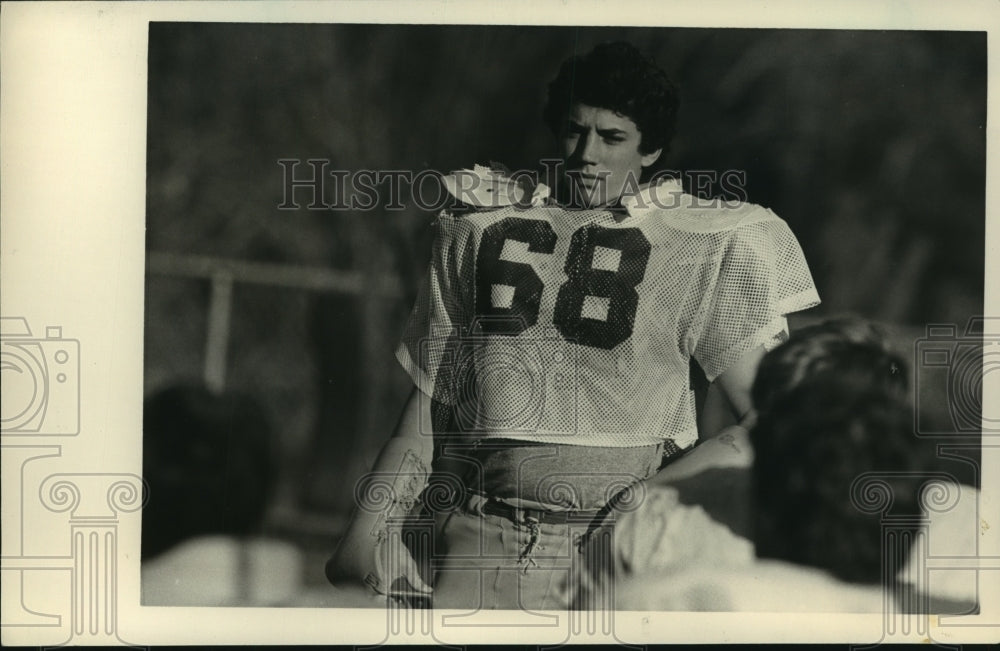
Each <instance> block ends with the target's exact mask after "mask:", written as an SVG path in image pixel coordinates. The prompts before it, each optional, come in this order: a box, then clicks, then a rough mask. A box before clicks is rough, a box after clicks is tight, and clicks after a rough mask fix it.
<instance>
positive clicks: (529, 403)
mask: <svg viewBox="0 0 1000 651" xmlns="http://www.w3.org/2000/svg"><path fill="white" fill-rule="evenodd" d="M677 106H678V98H677V92H676V89H675V88H674V86H673V84H672V83H671V82H670V81H669V79H668V78H667V76H666V74H665V73H664V72H663V71H662V70H661V69H660V68H659V67H657V66H656V64H654V63H653V62H652V61H650V60H649V59H647V58H646V57H644V56H643V55H642V54H640V53H639V52H638V51H637V50H636V49H635V48H634V47H633V46H631V45H629V44H627V43H610V44H603V45H599V46H597V47H595V48H594V49H593V50H592V51H591V52H590V53H588V54H586V55H583V56H574V57H572V58H570V59H568V60H567V61H566V62H564V63H563V65H562V68H561V69H560V71H559V73H558V75H557V77H556V78H555V80H554V81H553V82H552V83H551V84H550V86H549V96H548V103H547V105H546V108H545V113H544V116H545V120H546V122H547V124H548V125H549V126H550V127H551V129H552V130H553V132H554V133H555V135H556V137H557V140H558V142H559V144H560V148H561V152H562V160H563V163H564V169H563V172H564V179H563V181H564V185H563V186H562V188H557V189H556V193H555V194H556V196H557V197H558V198H560V199H561V200H562V204H559V203H547V204H546V203H544V202H539V201H521V202H519V203H518V204H517V205H510V206H487V207H486V209H480V210H474V211H472V212H469V213H467V214H464V215H462V216H461V217H456V216H454V215H452V214H449V213H447V212H446V213H443V214H441V215H440V217H439V219H438V223H437V229H438V230H437V237H436V240H435V244H434V248H433V254H432V260H431V265H430V269H429V272H428V275H427V277H426V280H425V282H424V283H423V285H422V287H421V290H420V293H419V296H418V298H417V302H416V305H415V306H414V309H413V313H412V315H411V317H410V320H409V322H408V324H407V326H406V329H405V333H404V335H403V339H402V343H401V344H400V346H399V349H398V351H397V357H398V358H399V361H400V362H401V364H402V365H403V367H404V368H405V369H406V371H407V373H408V374H409V375H410V377H411V378H412V380H413V382H414V385H415V388H414V391H413V393H412V394H411V396H410V398H409V400H408V401H407V403H406V405H405V407H404V409H403V414H402V417H401V419H400V422H399V425H398V427H397V430H396V433H395V435H394V436H393V438H392V439H391V440H390V441H389V442H388V443H387V445H386V447H385V448H384V449H383V451H382V453H381V455H380V456H379V458H378V460H377V462H376V467H375V471H374V472H373V473H372V474H371V475H370V476H369V477H368V478H367V480H366V482H367V483H366V484H365V485H363V486H362V487H361V488H360V490H359V491H358V495H359V497H360V498H361V503H360V508H359V509H358V511H357V513H356V516H355V519H354V521H353V522H352V524H351V526H350V528H349V531H348V532H347V534H346V535H345V536H344V538H343V539H342V541H341V542H340V545H339V548H338V550H337V552H336V553H335V554H334V556H333V558H331V560H330V562H329V563H328V565H327V574H328V577H329V578H330V580H331V581H333V582H337V581H338V580H343V579H344V578H347V577H356V578H359V579H362V580H366V581H367V582H368V583H369V585H371V586H372V587H373V588H375V589H376V590H379V591H381V592H383V593H389V594H393V593H394V594H399V595H405V594H418V595H419V594H425V595H426V594H430V593H431V591H432V589H431V587H430V586H429V585H428V581H427V580H426V579H430V578H431V576H430V575H425V576H421V574H420V571H419V570H418V567H417V564H416V563H415V562H414V560H413V558H412V556H411V554H410V553H409V551H408V550H407V548H406V547H405V546H404V545H402V544H400V543H399V541H398V537H395V536H393V535H390V533H391V531H390V530H391V529H392V527H391V526H390V524H391V523H392V522H394V521H395V520H397V519H398V518H399V517H402V516H404V515H405V514H407V513H409V512H410V511H411V510H412V508H413V506H414V503H415V501H416V500H417V499H418V497H419V495H420V493H421V490H423V489H424V487H425V486H427V491H426V492H425V493H424V497H423V502H424V503H425V505H431V506H433V507H436V508H433V509H432V510H435V511H436V512H437V513H436V518H435V519H436V528H435V532H434V541H433V545H432V546H433V550H432V552H431V553H430V558H431V561H432V564H433V567H432V568H430V571H432V572H434V579H433V580H434V587H433V594H434V598H433V605H434V607H436V608H462V609H465V610H469V609H473V610H475V609H480V608H500V609H529V610H537V609H546V608H562V607H565V606H566V604H567V602H568V598H567V595H566V593H565V590H563V589H562V588H560V586H561V585H564V583H565V582H564V581H561V580H560V578H561V577H565V576H566V571H568V567H569V565H570V564H571V563H573V562H575V560H574V559H575V555H576V554H577V549H578V547H579V546H580V545H579V543H580V541H581V540H582V539H584V538H585V537H586V535H587V533H588V532H589V531H590V530H592V529H593V527H594V525H595V523H598V522H600V520H601V519H602V518H603V517H604V515H606V513H607V511H608V510H609V508H611V507H612V506H613V505H614V504H615V501H616V500H617V501H618V502H621V500H622V497H621V496H622V495H625V494H627V493H623V489H625V488H626V487H629V486H632V485H634V484H635V483H636V482H639V481H641V480H643V479H645V478H647V477H649V476H650V475H652V474H654V473H656V471H657V470H658V469H659V468H660V467H661V466H662V465H663V464H664V461H668V462H669V461H671V460H672V459H673V458H674V457H675V456H677V455H679V454H680V453H681V452H682V451H684V450H688V449H690V448H691V447H692V446H694V444H695V443H696V441H697V440H698V431H697V427H696V422H695V401H694V392H693V391H692V389H691V385H690V379H689V378H690V368H689V363H690V360H691V358H694V359H696V360H697V362H698V364H699V365H700V366H701V368H702V369H703V370H704V372H705V375H706V376H707V378H708V379H709V380H710V381H713V382H714V383H715V384H716V385H717V386H718V387H720V388H721V390H722V393H723V394H724V396H725V398H726V400H727V402H728V404H729V405H731V408H732V410H733V413H734V416H735V417H736V418H737V419H743V420H744V421H746V420H747V419H749V418H752V411H751V400H750V386H751V382H752V379H753V376H754V371H755V368H756V365H757V363H758V361H759V360H760V358H761V356H762V355H763V354H764V352H765V350H767V349H769V348H771V347H773V346H774V345H776V344H777V343H779V342H780V341H782V340H783V338H784V337H785V336H786V333H787V329H786V320H785V315H786V314H788V313H790V312H794V311H797V310H802V309H805V308H808V307H811V306H813V305H815V304H817V303H818V302H819V298H818V296H817V294H816V290H815V288H814V286H813V282H812V278H811V276H810V274H809V270H808V268H807V266H806V263H805V260H804V258H803V255H802V252H801V249H800V248H799V245H798V242H797V241H796V239H795V237H794V235H792V233H791V231H790V230H789V229H788V227H787V225H786V224H785V222H783V221H782V220H780V219H779V218H778V217H776V216H775V215H774V214H773V213H772V212H770V211H769V210H767V209H764V208H762V207H760V206H756V205H752V204H747V203H739V204H737V205H726V204H723V203H720V202H709V201H705V200H703V199H698V198H696V197H693V196H691V195H688V194H686V193H684V192H683V190H682V188H681V186H680V184H679V183H678V182H677V181H674V180H661V181H660V182H659V183H640V181H642V180H643V179H642V176H643V173H644V171H646V172H648V171H649V169H650V168H651V166H653V164H654V163H655V162H656V161H657V160H658V159H659V158H660V157H661V156H662V154H663V152H664V151H665V150H666V148H667V146H668V144H669V141H670V139H671V137H672V135H673V131H674V124H675V118H676V113H677ZM481 177H482V178H481V179H480V180H482V179H484V178H486V179H489V180H490V181H491V182H493V181H496V180H497V179H496V178H495V177H491V176H490V175H487V174H484V175H481ZM501 181H502V179H501ZM458 186H459V187H458V189H457V191H456V190H453V191H455V192H456V194H458V195H459V197H462V196H463V195H464V193H463V192H462V190H463V186H461V184H458ZM536 190H537V188H536ZM497 194H498V195H500V194H504V193H497ZM514 194H516V193H514ZM540 196H544V193H541V194H539V193H538V192H536V193H535V195H534V198H535V199H538V198H539V197H540ZM499 203H502V202H499ZM539 203H541V205H538V204H539ZM490 208H494V209H490ZM704 450H705V451H703V450H702V449H697V450H695V451H694V452H692V453H691V455H690V457H691V458H692V459H693V460H694V461H693V462H698V459H699V457H705V458H708V459H709V460H710V459H711V457H712V456H713V454H715V453H716V452H717V451H718V450H716V451H715V452H713V448H712V446H711V445H708V443H706V445H705V447H704ZM684 462H685V459H681V460H679V461H677V462H676V463H677V464H683V463H684ZM432 466H433V470H434V473H433V475H432V474H431V471H432ZM668 467H669V466H668ZM429 477H430V480H428V478H429ZM428 481H430V484H429V485H428ZM445 496H446V497H448V498H449V499H444V497H445ZM377 497H385V499H381V500H380V499H376V498H377ZM442 501H443V502H445V504H441V502H442ZM442 507H447V508H442ZM425 571H426V569H425Z"/></svg>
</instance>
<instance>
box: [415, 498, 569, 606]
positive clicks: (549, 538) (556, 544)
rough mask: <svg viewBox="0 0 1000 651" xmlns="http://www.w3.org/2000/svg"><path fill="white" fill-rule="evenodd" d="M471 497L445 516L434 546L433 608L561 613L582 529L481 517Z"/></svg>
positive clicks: (480, 500) (479, 500)
mask: <svg viewBox="0 0 1000 651" xmlns="http://www.w3.org/2000/svg"><path fill="white" fill-rule="evenodd" d="M483 503H485V498H483V497H481V496H478V495H473V496H471V497H470V498H469V499H468V500H467V501H466V503H465V505H464V506H463V507H462V508H460V509H457V510H455V511H453V512H451V513H449V514H446V515H445V516H444V518H445V519H444V523H443V526H442V528H441V530H440V532H439V536H438V541H437V543H436V545H435V557H436V558H437V559H438V561H437V563H436V566H437V567H436V569H437V572H436V575H435V579H434V607H435V608H450V609H460V610H466V611H476V610H492V609H500V610H528V611H535V610H564V609H566V608H567V607H568V605H569V599H570V594H569V590H570V586H569V583H570V581H569V577H570V571H571V567H572V565H573V564H574V563H578V562H579V559H580V554H579V552H578V550H577V544H576V541H577V539H578V537H579V536H581V535H582V534H584V533H585V532H586V529H587V527H586V525H578V524H549V523H544V522H543V523H538V524H535V525H533V524H531V523H527V522H514V521H513V520H512V519H510V518H507V517H503V516H499V515H492V514H486V513H483V512H482V510H481V507H482V504H483Z"/></svg>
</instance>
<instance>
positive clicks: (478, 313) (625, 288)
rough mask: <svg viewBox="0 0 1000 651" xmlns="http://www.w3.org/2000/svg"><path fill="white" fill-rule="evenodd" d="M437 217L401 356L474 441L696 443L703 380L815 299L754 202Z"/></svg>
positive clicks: (769, 337) (792, 245)
mask: <svg viewBox="0 0 1000 651" xmlns="http://www.w3.org/2000/svg"><path fill="white" fill-rule="evenodd" d="M678 196H679V197H680V198H681V200H680V201H679V202H678V205H677V207H671V208H646V209H635V210H632V211H631V215H630V216H628V217H627V218H625V219H624V220H622V221H616V220H615V218H614V215H613V213H611V212H609V211H605V210H568V209H565V208H562V207H554V206H546V207H529V208H527V209H523V208H516V207H505V208H501V209H499V210H494V211H489V212H475V213H472V214H469V215H464V216H462V217H453V216H451V215H450V214H448V213H443V214H441V216H440V217H439V219H438V222H437V227H438V232H437V237H436V240H435V244H434V249H433V257H432V262H431V266H430V271H429V273H428V275H427V278H426V279H425V282H424V283H423V285H422V287H421V290H420V293H419V296H418V299H417V302H416V305H415V307H414V309H413V312H412V314H411V316H410V320H409V322H408V324H407V326H406V330H405V333H404V335H403V339H402V342H401V343H400V345H399V348H398V350H397V357H398V359H399V361H400V362H401V363H402V365H403V366H404V368H405V369H406V370H407V372H408V373H409V374H410V376H411V377H412V378H413V381H414V383H415V384H416V385H417V386H418V387H419V388H420V389H421V390H422V391H423V392H425V393H426V394H428V395H430V396H433V397H434V398H435V399H436V400H438V401H440V402H443V403H446V404H449V405H453V406H454V407H455V419H456V424H457V425H458V427H459V428H460V429H461V430H462V431H469V432H474V433H475V434H476V435H478V436H484V437H501V438H513V439H520V440H525V441H536V442H547V443H564V444H573V445H588V446H601V447H630V446H639V445H648V444H655V443H659V442H661V441H663V440H664V439H670V440H672V441H673V442H674V443H676V444H677V445H678V446H680V447H687V446H688V445H690V444H692V443H694V441H695V440H696V439H697V436H698V433H697V429H696V424H695V404H694V392H693V390H692V389H691V386H690V381H689V378H690V374H689V360H690V358H691V357H692V356H693V357H694V358H695V359H696V360H697V361H698V363H699V364H700V365H701V367H702V369H704V371H705V374H706V375H707V376H708V378H709V380H713V379H714V378H716V377H717V376H718V375H719V374H720V373H722V372H723V371H725V370H726V369H727V368H728V367H729V366H730V365H731V364H732V363H733V362H735V361H737V360H738V359H740V357H742V356H743V355H744V354H745V353H747V352H749V351H751V350H753V349H754V348H757V347H758V346H761V345H764V346H766V347H768V348H771V347H773V346H774V345H776V344H777V343H779V342H780V341H781V340H782V339H783V338H784V337H785V336H786V335H787V325H786V320H785V315H786V314H788V313H790V312H794V311H797V310H802V309H805V308H808V307H811V306H813V305H816V304H817V303H819V297H818V295H817V293H816V289H815V287H814V285H813V281H812V277H811V275H810V273H809V269H808V267H807V265H806V262H805V259H804V257H803V255H802V250H801V248H800V247H799V244H798V242H797V240H796V239H795V236H794V235H793V234H792V232H791V231H790V230H789V228H788V226H787V225H786V224H785V222H784V221H782V220H781V219H779V218H778V217H777V216H776V215H774V213H772V212H771V211H769V210H766V209H764V208H761V207H760V206H756V205H752V204H745V203H743V204H739V205H737V206H735V207H726V206H723V205H720V204H718V203H715V204H712V205H707V204H705V202H702V205H699V204H698V200H696V199H694V198H693V197H691V196H690V195H680V194H678Z"/></svg>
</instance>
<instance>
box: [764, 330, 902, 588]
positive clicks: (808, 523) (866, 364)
mask: <svg viewBox="0 0 1000 651" xmlns="http://www.w3.org/2000/svg"><path fill="white" fill-rule="evenodd" d="M753 399H754V405H755V407H756V409H757V412H758V421H757V425H756V426H755V427H754V429H753V431H752V432H751V441H752V443H753V448H754V466H753V484H754V500H755V502H756V505H755V531H754V542H755V545H756V550H757V556H758V557H760V558H774V559H779V560H783V561H787V562H791V563H796V564H800V565H807V566H810V567H814V568H818V569H822V570H825V571H827V572H829V573H830V574H832V575H833V576H835V577H837V578H838V579H841V580H843V581H847V582H851V583H863V584H877V583H879V582H880V581H881V578H882V576H883V574H882V572H883V562H884V559H883V553H882V538H883V530H882V523H881V522H880V520H881V518H880V514H879V513H874V514H873V513H867V512H864V511H863V510H861V509H859V508H858V506H857V505H856V504H855V500H854V499H853V498H852V493H851V487H852V484H853V483H854V481H855V480H856V479H857V478H858V477H859V476H860V475H862V473H865V472H869V471H874V472H878V473H899V474H897V475H895V477H894V478H890V479H888V480H887V481H886V483H887V484H888V485H889V487H890V489H891V490H892V497H893V507H892V508H893V510H894V512H897V513H904V514H907V515H912V514H919V513H920V509H919V501H918V500H919V489H920V483H921V478H920V476H919V470H920V468H921V464H920V457H919V454H918V451H917V446H916V445H915V442H914V439H913V413H912V407H911V403H910V400H909V398H908V382H907V373H906V366H905V364H904V362H903V360H902V359H901V358H899V357H898V356H897V355H895V354H893V353H892V352H890V351H889V349H888V348H887V345H886V342H885V339H884V338H883V337H882V335H881V334H880V333H879V332H878V331H877V330H876V329H875V328H874V327H872V326H871V325H869V324H867V323H865V322H861V321H855V320H837V321H830V322H826V323H823V324H820V325H817V326H813V327H809V328H803V329H801V330H799V331H797V332H795V333H794V334H793V335H792V336H791V338H790V339H789V341H788V342H787V343H785V344H784V345H782V346H779V347H778V348H776V349H775V350H773V351H771V352H770V353H768V354H767V355H766V356H765V357H764V359H763V361H762V362H761V365H760V368H759V370H758V372H757V378H756V380H755V382H754V386H753ZM900 551H901V552H904V554H901V555H900V556H901V557H902V558H905V550H900ZM886 569H887V570H889V571H891V572H892V573H893V574H895V571H896V570H897V569H898V568H886Z"/></svg>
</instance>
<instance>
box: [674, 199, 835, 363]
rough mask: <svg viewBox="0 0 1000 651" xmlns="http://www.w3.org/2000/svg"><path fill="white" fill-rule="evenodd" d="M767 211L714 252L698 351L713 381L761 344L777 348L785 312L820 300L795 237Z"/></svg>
mask: <svg viewBox="0 0 1000 651" xmlns="http://www.w3.org/2000/svg"><path fill="white" fill-rule="evenodd" d="M761 210H762V211H763V216H762V217H761V218H758V219H755V220H753V221H751V222H749V223H743V224H741V225H739V226H737V227H735V228H733V229H732V230H731V231H729V232H727V233H726V234H725V237H722V238H720V239H719V240H718V242H719V245H718V246H719V250H718V251H717V252H716V255H715V256H713V260H712V264H713V265H714V268H713V269H712V273H711V274H710V277H712V282H711V283H710V286H709V288H708V291H706V293H705V295H704V299H703V303H702V309H701V310H700V317H701V318H700V319H699V323H698V324H697V327H696V329H697V332H696V333H695V341H696V345H695V348H694V351H693V353H694V357H695V359H697V360H698V363H699V364H700V365H701V367H702V368H703V369H704V371H705V375H706V376H707V377H708V379H709V380H714V379H715V378H717V377H718V376H719V375H721V374H722V373H723V372H724V371H725V370H726V369H727V368H729V366H731V365H732V364H733V363H735V362H736V361H738V360H739V359H740V358H741V357H742V356H743V355H745V354H746V353H748V352H750V351H751V350H753V349H755V348H757V347H758V346H764V347H765V348H767V349H768V350H770V349H771V348H774V347H775V346H776V345H777V344H779V343H781V342H782V341H783V340H784V339H785V338H787V335H788V326H787V321H786V318H785V315H787V314H790V313H792V312H797V311H799V310H804V309H806V308H809V307H812V306H814V305H817V304H819V302H820V299H819V295H818V294H817V292H816V287H815V285H814V284H813V279H812V275H811V274H810V272H809V267H808V265H807V264H806V260H805V256H804V255H803V254H802V248H801V247H800V246H799V243H798V240H796V239H795V235H793V234H792V231H791V230H790V229H789V228H788V225H787V224H786V223H785V222H784V221H783V220H781V219H779V218H778V217H777V216H776V215H774V213H772V212H770V211H764V210H763V209H761Z"/></svg>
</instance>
